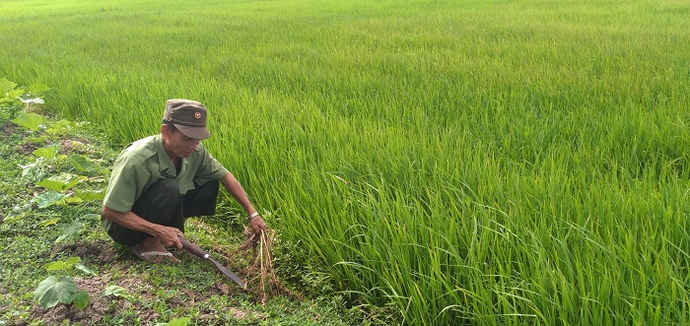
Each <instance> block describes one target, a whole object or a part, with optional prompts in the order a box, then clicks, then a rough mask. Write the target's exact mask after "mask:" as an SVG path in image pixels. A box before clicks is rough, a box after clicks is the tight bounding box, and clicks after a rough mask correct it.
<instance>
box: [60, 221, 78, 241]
mask: <svg viewBox="0 0 690 326" xmlns="http://www.w3.org/2000/svg"><path fill="white" fill-rule="evenodd" d="M82 227H84V224H82V223H79V222H72V224H70V225H69V226H68V227H66V228H65V229H64V230H62V234H61V235H60V236H59V237H58V238H57V239H56V240H55V242H60V241H62V240H64V239H67V238H69V237H73V236H75V235H78V234H79V231H81V229H82Z"/></svg>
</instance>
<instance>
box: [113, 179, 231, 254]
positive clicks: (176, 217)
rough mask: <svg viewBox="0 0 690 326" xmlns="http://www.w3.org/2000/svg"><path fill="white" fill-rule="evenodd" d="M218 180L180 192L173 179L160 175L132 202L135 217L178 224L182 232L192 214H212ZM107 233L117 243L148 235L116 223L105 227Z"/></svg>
mask: <svg viewBox="0 0 690 326" xmlns="http://www.w3.org/2000/svg"><path fill="white" fill-rule="evenodd" d="M219 183H220V182H219V181H218V180H215V181H211V182H207V183H204V184H203V185H195V186H196V188H194V189H192V190H190V191H188V192H187V193H186V194H184V196H183V195H180V191H179V187H178V186H177V181H176V180H175V179H161V180H160V181H158V182H156V183H154V184H153V185H152V186H151V187H150V188H149V189H147V190H146V191H145V192H144V193H143V194H141V197H139V199H137V201H136V202H134V206H132V212H133V213H135V214H137V215H139V217H141V218H143V219H145V220H147V221H150V222H153V223H156V224H161V225H167V226H172V227H176V228H178V229H179V230H180V231H182V232H184V220H185V219H186V218H187V217H192V216H210V215H214V214H216V201H217V199H218V186H219ZM108 235H110V237H111V238H113V240H115V242H117V243H121V244H123V245H128V246H132V245H136V244H139V243H141V242H142V241H144V239H146V238H147V237H150V236H151V235H149V234H147V233H145V232H140V231H135V230H132V229H128V228H126V227H123V226H121V225H119V224H117V223H112V224H111V225H110V227H109V228H108Z"/></svg>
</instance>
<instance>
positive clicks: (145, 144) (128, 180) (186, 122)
mask: <svg viewBox="0 0 690 326" xmlns="http://www.w3.org/2000/svg"><path fill="white" fill-rule="evenodd" d="M206 115H207V110H206V107H205V106H204V105H203V104H201V103H199V102H197V101H191V100H185V99H171V100H168V101H167V102H166V105H165V113H164V115H163V124H162V125H161V132H160V134H158V135H154V136H149V137H147V138H144V139H141V140H138V141H136V142H134V143H132V144H130V145H129V146H128V147H127V148H125V149H124V150H123V151H122V152H121V153H120V155H119V156H118V158H117V160H116V161H115V165H114V167H113V171H112V174H111V176H110V180H109V182H108V188H107V190H106V195H105V198H104V200H103V210H102V215H103V217H105V222H106V223H105V225H106V229H107V232H108V234H109V235H110V237H111V238H112V239H113V240H114V241H115V242H118V243H121V244H123V245H127V246H130V247H131V249H132V252H133V253H134V254H135V255H136V256H137V257H139V258H141V259H143V260H146V261H150V262H163V261H177V259H176V258H175V257H173V256H172V254H171V253H170V252H168V250H167V248H171V247H176V248H178V249H181V248H182V244H181V243H180V240H179V237H180V236H182V234H183V232H184V221H185V219H186V218H187V217H192V216H208V215H214V214H215V212H216V200H217V197H218V188H219V183H222V184H223V186H224V187H225V189H226V190H227V191H228V193H230V194H231V195H232V197H233V198H235V200H237V202H238V203H239V204H240V205H241V206H242V208H244V210H245V211H246V212H247V218H248V222H249V224H250V225H251V227H252V229H253V230H254V232H256V233H260V232H261V231H262V230H263V231H266V224H265V223H264V221H263V219H262V218H261V216H259V213H258V212H257V211H256V210H255V209H254V207H253V206H252V204H251V202H250V201H249V198H248V197H247V194H246V193H245V191H244V189H243V188H242V186H241V185H240V183H239V182H238V181H237V179H235V177H234V176H233V175H232V173H230V172H229V171H228V170H227V169H226V168H225V167H223V165H221V164H220V163H219V162H218V161H217V160H216V159H215V158H213V156H211V154H210V153H209V152H208V151H207V150H206V148H205V147H204V145H203V144H202V143H200V141H201V140H203V139H207V138H209V137H210V136H211V134H210V132H209V131H208V129H207V128H206Z"/></svg>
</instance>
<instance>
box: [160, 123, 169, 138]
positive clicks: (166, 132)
mask: <svg viewBox="0 0 690 326" xmlns="http://www.w3.org/2000/svg"><path fill="white" fill-rule="evenodd" d="M161 135H162V136H163V139H165V140H167V139H168V137H170V128H168V125H167V124H165V123H164V124H162V125H161Z"/></svg>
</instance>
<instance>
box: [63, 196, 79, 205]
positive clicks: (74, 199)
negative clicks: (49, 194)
mask: <svg viewBox="0 0 690 326" xmlns="http://www.w3.org/2000/svg"><path fill="white" fill-rule="evenodd" d="M83 201H84V200H83V199H81V198H79V197H76V196H72V197H67V198H65V200H64V203H66V204H77V203H81V202H83Z"/></svg>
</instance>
